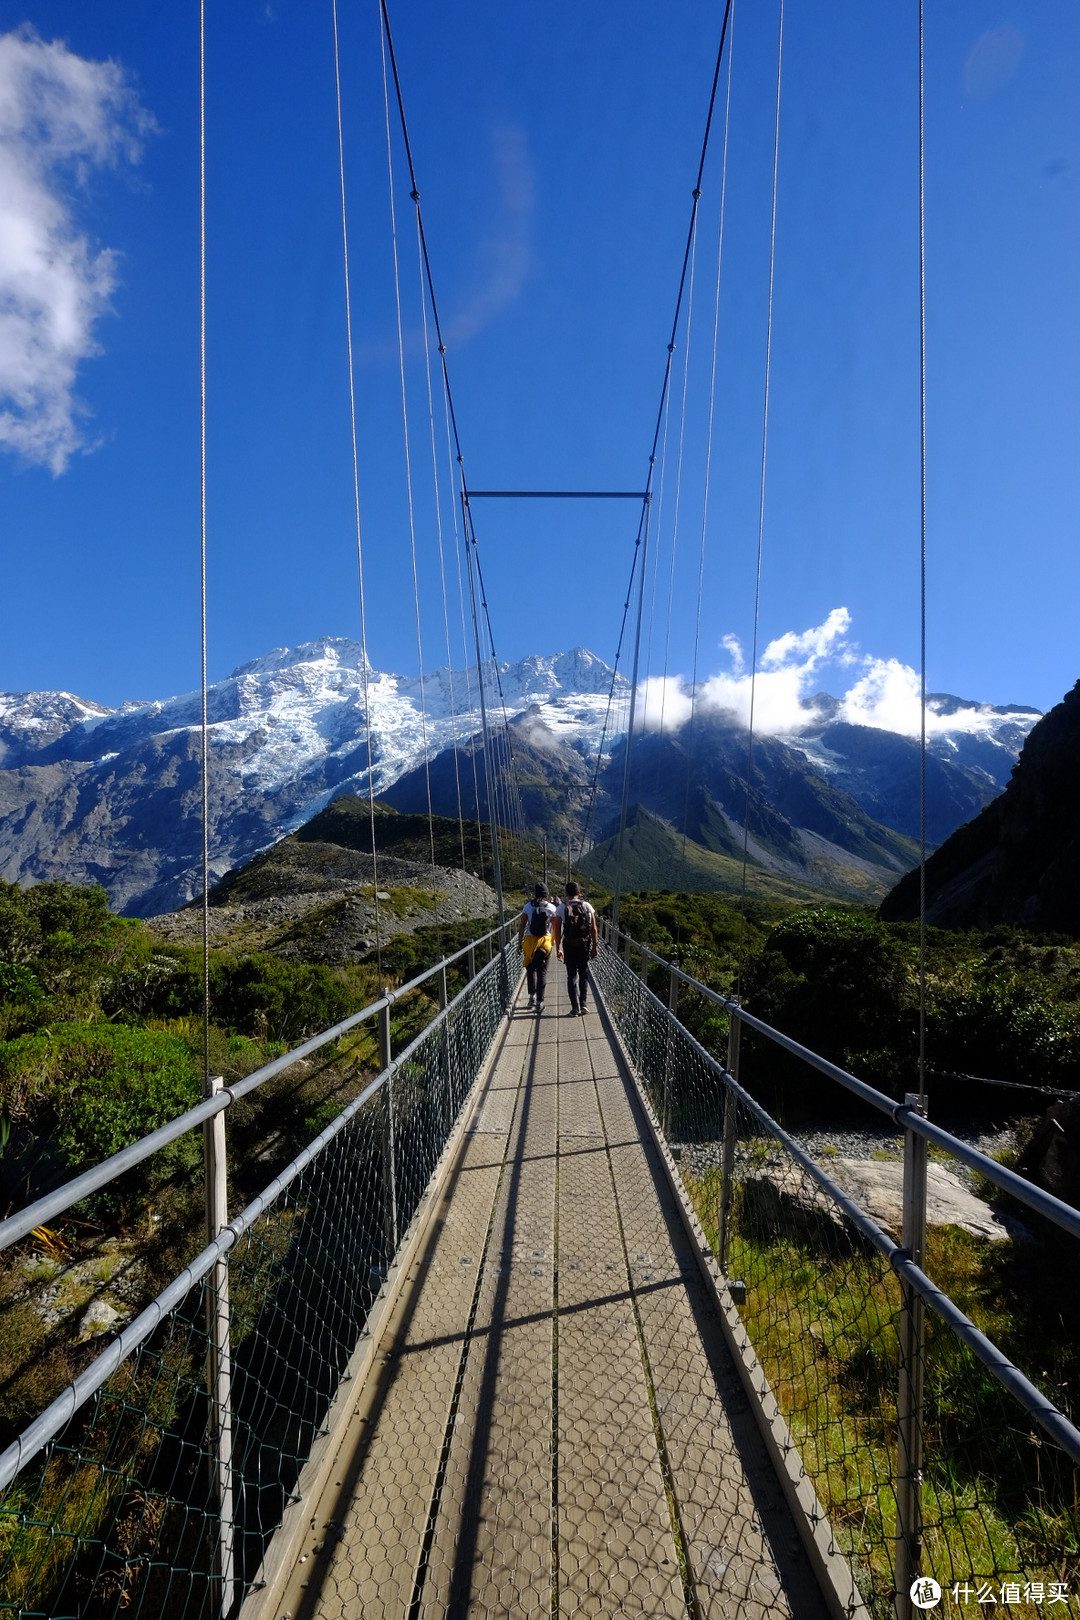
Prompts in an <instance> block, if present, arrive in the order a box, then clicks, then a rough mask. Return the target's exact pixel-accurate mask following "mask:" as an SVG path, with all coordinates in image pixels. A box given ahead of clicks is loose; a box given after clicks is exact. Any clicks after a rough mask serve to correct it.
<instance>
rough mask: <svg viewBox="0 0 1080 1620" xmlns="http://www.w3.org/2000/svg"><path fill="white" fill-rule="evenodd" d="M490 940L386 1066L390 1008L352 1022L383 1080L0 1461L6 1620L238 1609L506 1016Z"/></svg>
mask: <svg viewBox="0 0 1080 1620" xmlns="http://www.w3.org/2000/svg"><path fill="white" fill-rule="evenodd" d="M493 938H494V940H495V945H496V950H495V954H494V955H493V956H492V958H491V960H490V961H489V962H488V964H487V965H486V966H485V967H483V968H481V969H480V970H479V972H477V973H476V975H475V977H473V978H471V979H470V980H469V981H468V983H467V984H466V986H465V988H464V989H463V990H461V991H460V993H459V994H457V995H456V996H454V997H453V999H448V998H447V997H446V994H445V986H446V974H445V966H446V965H445V964H441V965H440V966H439V967H438V968H436V969H434V970H432V975H434V976H435V977H436V978H437V979H438V981H439V983H440V986H441V988H442V992H443V993H442V998H441V999H443V1001H444V1003H445V1004H444V1006H443V1007H442V1009H441V1011H439V1012H438V1014H437V1015H436V1016H435V1017H434V1018H433V1019H432V1020H431V1022H430V1023H429V1024H428V1025H427V1027H426V1028H425V1029H423V1030H422V1031H421V1032H420V1034H419V1035H417V1036H416V1038H415V1039H413V1040H412V1041H411V1042H410V1043H409V1044H408V1045H407V1046H406V1047H405V1049H404V1050H403V1051H402V1052H401V1053H400V1054H398V1055H396V1056H391V1054H390V1051H389V1018H388V1008H389V998H383V1000H382V1001H381V1002H380V1003H377V1004H375V1007H374V1009H365V1012H364V1013H363V1014H359V1015H357V1018H358V1019H362V1018H363V1017H365V1016H369V1015H371V1016H375V1017H376V1018H378V1020H379V1024H380V1036H381V1039H380V1047H381V1057H382V1059H383V1061H382V1062H381V1063H380V1070H381V1072H380V1073H379V1074H378V1075H377V1076H376V1077H375V1078H374V1079H373V1080H372V1081H371V1082H370V1083H369V1084H368V1085H366V1086H365V1087H364V1088H363V1090H362V1091H360V1093H359V1095H357V1096H356V1097H354V1098H353V1100H352V1101H351V1102H349V1103H348V1104H347V1105H346V1106H345V1107H344V1108H343V1109H342V1110H341V1111H340V1112H339V1113H338V1114H337V1116H336V1118H334V1119H333V1120H332V1121H331V1122H330V1123H329V1124H328V1125H327V1126H326V1128H325V1129H324V1130H322V1131H321V1132H320V1133H319V1134H318V1135H317V1136H315V1137H314V1139H313V1140H312V1141H310V1142H309V1143H308V1144H307V1146H306V1147H305V1148H304V1149H303V1151H302V1152H301V1153H299V1154H298V1155H297V1156H296V1157H295V1158H294V1159H293V1160H292V1161H291V1163H289V1164H288V1165H287V1166H286V1167H285V1168H284V1169H283V1170H282V1171H281V1173H280V1174H279V1175H277V1176H276V1177H275V1178H274V1179H273V1181H271V1183H270V1184H269V1185H268V1186H267V1187H265V1188H264V1189H263V1190H262V1191H261V1192H260V1193H259V1195H258V1196H257V1197H256V1198H255V1199H253V1200H252V1201H251V1202H250V1203H249V1204H248V1205H247V1207H246V1208H245V1209H244V1210H243V1211H242V1212H241V1213H240V1214H238V1215H237V1216H236V1217H235V1218H234V1219H233V1220H231V1221H228V1220H227V1219H226V1216H227V1213H228V1212H227V1210H224V1209H222V1210H221V1211H220V1215H219V1218H218V1219H217V1220H216V1221H214V1220H213V1219H211V1227H210V1230H211V1232H216V1235H214V1236H213V1240H212V1241H211V1242H210V1243H208V1244H207V1246H206V1247H205V1248H204V1249H203V1250H202V1252H201V1253H200V1254H199V1255H198V1256H197V1258H195V1259H194V1260H193V1261H192V1262H191V1264H190V1265H189V1266H187V1267H186V1268H185V1269H184V1270H183V1271H182V1272H181V1273H180V1275H178V1276H177V1277H175V1278H174V1279H173V1281H172V1282H171V1283H170V1284H169V1286H168V1287H167V1288H165V1289H164V1290H163V1291H162V1293H160V1294H159V1295H158V1296H157V1298H156V1299H155V1300H154V1301H153V1302H152V1303H151V1304H150V1305H149V1306H148V1307H147V1309H145V1310H144V1311H142V1312H141V1313H140V1314H139V1315H138V1316H137V1317H136V1318H135V1319H134V1320H133V1321H131V1322H130V1323H129V1324H128V1325H127V1326H126V1327H125V1328H124V1330H123V1332H121V1333H120V1334H119V1335H118V1336H117V1337H115V1338H114V1339H113V1340H112V1341H111V1342H110V1344H109V1345H108V1347H107V1348H106V1349H105V1350H104V1351H103V1352H102V1353H101V1354H99V1355H96V1356H95V1357H94V1358H93V1359H92V1360H90V1361H89V1364H88V1365H87V1366H85V1367H84V1369H83V1370H82V1372H81V1373H80V1374H79V1376H78V1377H77V1378H75V1379H74V1380H73V1382H72V1383H71V1384H69V1385H68V1386H67V1388H65V1389H64V1390H63V1391H62V1393H61V1394H60V1395H59V1396H58V1397H57V1399H56V1400H54V1401H53V1402H52V1403H51V1405H50V1406H49V1407H48V1408H47V1409H46V1410H45V1411H44V1412H42V1413H41V1415H40V1416H39V1417H38V1418H37V1419H36V1420H35V1422H34V1423H32V1424H31V1425H30V1426H29V1427H28V1428H27V1429H26V1430H24V1431H23V1433H22V1434H21V1435H20V1436H19V1437H18V1439H17V1440H16V1441H15V1443H14V1444H13V1445H12V1446H10V1447H9V1448H8V1450H7V1451H6V1452H4V1453H3V1454H2V1456H0V1613H6V1614H11V1615H18V1616H20V1617H25V1620H37V1617H39V1616H40V1617H41V1620H61V1617H64V1616H71V1617H73V1620H74V1617H79V1620H89V1617H91V1616H93V1617H98V1616H101V1617H104V1616H112V1615H118V1614H121V1613H123V1614H125V1615H132V1616H137V1615H148V1614H160V1615H167V1616H169V1617H170V1620H172V1617H181V1616H182V1617H184V1620H189V1617H190V1620H211V1617H214V1620H217V1617H228V1616H231V1615H234V1614H235V1613H236V1611H237V1608H238V1606H239V1604H240V1602H241V1600H242V1598H243V1595H244V1593H245V1592H246V1591H247V1590H248V1589H249V1588H250V1587H251V1585H252V1583H253V1582H254V1581H256V1580H257V1575H258V1571H259V1569H260V1565H261V1564H262V1561H263V1558H264V1554H265V1552H266V1548H267V1545H268V1543H269V1540H270V1538H271V1536H272V1534H273V1533H274V1530H275V1528H276V1527H277V1526H278V1525H279V1524H280V1523H281V1520H282V1515H283V1512H284V1510H285V1508H286V1506H287V1504H288V1503H289V1502H290V1500H295V1499H296V1491H297V1482H298V1480H299V1479H300V1475H301V1472H302V1470H303V1468H304V1466H305V1463H306V1462H307V1461H308V1459H309V1458H310V1456H311V1454H312V1450H313V1447H314V1446H315V1444H316V1442H317V1440H318V1439H319V1437H320V1436H321V1435H324V1434H325V1433H326V1431H327V1428H328V1424H329V1422H330V1420H331V1417H332V1415H333V1408H334V1406H335V1403H336V1402H338V1400H339V1399H340V1398H341V1395H342V1391H343V1388H344V1387H346V1386H347V1382H348V1380H349V1377H350V1371H349V1368H350V1360H351V1359H352V1358H353V1357H354V1354H355V1352H356V1348H357V1344H358V1341H359V1340H360V1339H361V1336H362V1334H363V1330H364V1325H365V1322H366V1321H367V1320H368V1317H369V1315H370V1313H371V1310H372V1307H373V1304H374V1302H375V1301H376V1298H377V1296H378V1295H379V1293H380V1290H381V1289H383V1287H384V1284H385V1281H386V1278H387V1274H388V1271H389V1269H390V1268H391V1267H392V1265H393V1263H394V1257H395V1255H396V1254H397V1253H398V1252H399V1251H400V1249H401V1245H402V1243H403V1241H404V1237H405V1234H406V1232H407V1230H408V1228H409V1225H410V1222H411V1221H412V1220H413V1219H414V1216H415V1215H416V1212H417V1210H418V1207H419V1206H420V1204H421V1201H422V1199H423V1197H424V1193H425V1189H426V1188H427V1187H428V1186H429V1184H430V1182H431V1179H432V1176H433V1175H434V1173H435V1171H436V1168H437V1166H438V1164H439V1161H440V1157H441V1156H442V1154H443V1153H444V1151H445V1149H446V1146H447V1143H448V1141H449V1140H450V1137H451V1134H452V1132H453V1130H454V1126H455V1122H456V1121H457V1120H458V1118H459V1116H460V1115H461V1112H462V1107H463V1104H464V1103H465V1100H466V1098H467V1097H468V1095H469V1093H470V1091H471V1089H472V1086H473V1084H474V1081H475V1079H476V1076H477V1075H478V1073H479V1071H480V1069H481V1067H482V1065H483V1063H484V1060H485V1058H486V1056H487V1053H488V1052H489V1050H490V1048H491V1045H492V1042H493V1040H494V1037H495V1034H496V1032H497V1030H498V1027H499V1024H500V1021H501V1019H502V1017H503V1015H504V1013H505V1011H506V1008H507V1006H508V1004H509V999H510V996H511V994H512V991H513V988H514V985H515V983H516V980H517V977H518V960H517V953H516V948H515V947H514V946H512V945H510V944H504V945H503V946H502V948H501V949H499V948H498V939H499V936H493ZM469 950H470V951H472V952H475V947H471V948H469ZM467 954H468V952H462V953H461V955H462V956H463V957H465V956H466V955H467ZM469 962H470V966H475V954H473V955H471V956H470V958H469ZM429 976H431V975H424V976H422V977H429ZM328 1038H329V1037H328ZM307 1044H309V1045H310V1044H312V1043H307ZM288 1058H291V1059H292V1060H294V1061H295V1053H294V1054H288V1055H287V1059H288ZM287 1059H282V1060H280V1062H282V1063H284V1062H286V1061H287ZM273 1067H275V1066H274V1065H268V1066H267V1068H268V1069H270V1068H273ZM254 1079H256V1077H254V1076H252V1077H249V1081H250V1080H254ZM244 1084H245V1085H247V1084H248V1082H245V1083H244ZM234 1089H235V1088H234ZM210 1101H211V1102H213V1099H210ZM228 1101H229V1099H228V1098H227V1097H226V1098H225V1101H224V1102H223V1103H222V1106H225V1105H226V1104H227V1102H228ZM201 1107H202V1110H203V1112H204V1113H206V1115H207V1120H202V1119H200V1121H196V1123H200V1122H201V1123H204V1124H206V1123H207V1121H208V1125H207V1128H208V1129H209V1130H212V1129H213V1128H214V1126H215V1125H220V1124H221V1115H220V1110H216V1111H215V1109H213V1108H210V1109H209V1110H207V1106H206V1105H205V1104H204V1105H201ZM197 1112H199V1110H192V1113H193V1114H194V1113H197ZM222 1136H223V1132H222ZM128 1151H129V1153H130V1150H128ZM125 1166H126V1161H125ZM123 1168H124V1166H122V1167H121V1172H122V1169H123ZM209 1180H210V1185H211V1187H212V1186H213V1182H214V1173H213V1164H212V1163H211V1175H210V1178H209ZM72 1185H75V1184H69V1189H68V1190H69V1191H70V1188H71V1186H72ZM58 1197H60V1195H56V1196H55V1197H54V1198H53V1205H54V1206H55V1205H56V1200H57V1198H58ZM221 1202H222V1203H223V1199H222V1200H221ZM35 1207H36V1206H35ZM58 1207H60V1208H63V1207H65V1205H64V1203H63V1200H62V1198H61V1200H60V1203H59V1206H58ZM30 1213H33V1212H32V1211H31V1212H30ZM37 1224H38V1222H34V1225H35V1226H36V1225H37ZM12 1230H17V1223H16V1226H14V1227H12Z"/></svg>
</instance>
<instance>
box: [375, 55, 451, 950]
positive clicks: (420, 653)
mask: <svg viewBox="0 0 1080 1620" xmlns="http://www.w3.org/2000/svg"><path fill="white" fill-rule="evenodd" d="M379 45H380V50H381V55H382V81H383V111H384V114H385V121H386V168H387V176H388V179H389V195H390V243H391V249H392V253H393V262H394V310H395V314H396V317H397V350H398V376H399V379H400V383H401V427H402V437H403V441H404V448H405V491H406V498H407V502H408V513H409V556H410V560H411V563H412V582H413V605H414V607H415V610H416V661H417V665H418V669H419V676H420V736H421V740H422V743H423V748H424V788H425V793H426V796H427V813H428V842H429V846H430V851H431V900H432V905H433V907H434V910H435V920H436V922H437V921H438V918H439V902H438V892H439V891H438V887H437V885H436V881H435V822H434V817H433V813H432V807H431V760H430V757H429V750H428V729H427V697H426V694H425V692H424V639H423V633H422V630H421V623H420V572H419V568H418V566H417V560H416V507H415V500H414V491H413V470H412V445H411V442H410V436H409V399H408V389H407V387H406V382H405V328H404V324H403V321H402V314H401V269H400V264H399V260H398V238H397V205H396V202H395V200H394V144H393V139H392V137H391V133H390V81H389V77H388V75H387V63H386V41H385V35H383V34H380V36H379Z"/></svg>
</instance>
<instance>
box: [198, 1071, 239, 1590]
mask: <svg viewBox="0 0 1080 1620" xmlns="http://www.w3.org/2000/svg"><path fill="white" fill-rule="evenodd" d="M223 1085H224V1081H223V1080H222V1077H221V1076H220V1075H214V1076H213V1077H212V1078H211V1079H210V1080H209V1081H208V1092H209V1095H210V1096H212V1097H213V1096H216V1095H217V1093H218V1092H219V1091H221V1089H222V1087H223ZM203 1153H204V1163H205V1183H206V1235H207V1239H208V1241H209V1242H211V1243H212V1242H213V1241H214V1239H215V1238H216V1237H218V1236H219V1234H220V1233H221V1232H222V1231H223V1230H224V1228H225V1227H226V1226H227V1225H228V1223H229V1193H228V1161H227V1156H226V1145H225V1111H224V1109H223V1110H222V1112H221V1113H220V1114H215V1115H214V1117H213V1119H208V1120H207V1121H206V1122H205V1124H204V1125H203ZM204 1297H205V1301H206V1338H207V1358H206V1382H207V1393H208V1395H209V1399H210V1470H211V1482H212V1486H213V1492H214V1496H215V1498H216V1499H217V1504H218V1513H219V1514H220V1531H219V1534H218V1542H217V1548H216V1551H215V1566H216V1568H215V1573H216V1575H217V1578H218V1580H219V1581H220V1583H221V1601H220V1605H219V1610H218V1612H219V1614H220V1616H221V1620H226V1617H227V1616H228V1615H230V1614H231V1613H232V1610H233V1604H234V1601H235V1596H236V1590H235V1589H236V1550H235V1547H234V1539H233V1538H234V1519H235V1508H234V1489H233V1461H232V1450H233V1423H232V1357H231V1353H230V1349H229V1263H228V1260H227V1259H225V1258H224V1257H223V1258H222V1259H220V1260H216V1261H215V1262H214V1265H213V1268H212V1270H211V1271H210V1273H209V1275H208V1277H207V1284H206V1294H205V1296H204Z"/></svg>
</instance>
